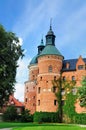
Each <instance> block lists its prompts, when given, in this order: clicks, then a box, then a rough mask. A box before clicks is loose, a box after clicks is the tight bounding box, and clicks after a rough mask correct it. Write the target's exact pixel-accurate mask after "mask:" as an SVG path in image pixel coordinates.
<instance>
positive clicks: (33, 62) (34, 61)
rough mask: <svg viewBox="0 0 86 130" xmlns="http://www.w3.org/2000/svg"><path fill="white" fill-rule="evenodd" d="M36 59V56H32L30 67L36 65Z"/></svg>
mask: <svg viewBox="0 0 86 130" xmlns="http://www.w3.org/2000/svg"><path fill="white" fill-rule="evenodd" d="M37 58H38V55H36V56H34V57H33V58H32V60H31V61H30V65H33V64H36V63H37V62H38V61H37Z"/></svg>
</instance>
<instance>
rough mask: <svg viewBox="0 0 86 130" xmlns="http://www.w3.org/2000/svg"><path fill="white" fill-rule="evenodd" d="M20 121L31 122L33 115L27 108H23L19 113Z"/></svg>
mask: <svg viewBox="0 0 86 130" xmlns="http://www.w3.org/2000/svg"><path fill="white" fill-rule="evenodd" d="M20 121H21V122H33V115H31V114H30V111H29V110H27V109H26V110H24V111H23V112H22V113H21V115H20Z"/></svg>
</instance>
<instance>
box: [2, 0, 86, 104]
mask: <svg viewBox="0 0 86 130" xmlns="http://www.w3.org/2000/svg"><path fill="white" fill-rule="evenodd" d="M50 18H52V28H53V31H54V33H55V35H56V42H55V43H56V47H57V48H58V49H59V50H60V52H61V53H62V54H63V55H64V57H65V59H71V58H78V57H79V56H80V55H82V57H86V0H0V24H2V25H3V26H4V27H5V29H6V30H7V31H12V32H14V33H16V35H17V36H18V37H19V38H20V39H21V44H22V48H23V49H25V57H24V58H23V60H19V61H18V63H19V65H20V67H19V68H18V70H17V76H16V80H17V84H16V85H15V88H16V92H15V97H16V98H18V99H19V100H21V101H23V96H24V82H25V81H27V80H28V68H27V66H28V64H29V62H30V60H31V58H32V57H33V56H34V55H35V54H36V53H37V46H38V45H39V44H40V41H41V38H42V36H43V39H44V43H45V35H46V34H47V32H48V30H49V25H50Z"/></svg>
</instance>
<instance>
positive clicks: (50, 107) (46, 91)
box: [36, 55, 62, 112]
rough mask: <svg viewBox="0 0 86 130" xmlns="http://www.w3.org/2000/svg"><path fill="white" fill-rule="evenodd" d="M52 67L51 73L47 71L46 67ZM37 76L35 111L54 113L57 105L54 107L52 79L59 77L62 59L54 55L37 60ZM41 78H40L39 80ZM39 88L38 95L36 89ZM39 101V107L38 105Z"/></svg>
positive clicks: (54, 98) (54, 97)
mask: <svg viewBox="0 0 86 130" xmlns="http://www.w3.org/2000/svg"><path fill="white" fill-rule="evenodd" d="M49 66H52V72H49V71H48V67H49ZM38 67H39V74H38V77H37V82H38V85H37V100H36V104H37V107H36V111H47V112H56V110H57V104H56V105H54V100H57V99H56V96H55V93H53V92H52V87H53V84H52V80H54V77H55V76H56V78H58V77H59V76H60V71H61V69H62V57H60V56H55V55H49V56H48V55H47V56H43V57H39V59H38ZM41 77H42V78H41ZM39 87H40V93H38V88H39ZM39 100H40V105H39V104H38V103H39Z"/></svg>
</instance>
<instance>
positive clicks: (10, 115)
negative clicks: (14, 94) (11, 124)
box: [3, 106, 18, 121]
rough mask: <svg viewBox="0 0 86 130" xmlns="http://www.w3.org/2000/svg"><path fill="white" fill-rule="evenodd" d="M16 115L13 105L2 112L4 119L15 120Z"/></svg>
mask: <svg viewBox="0 0 86 130" xmlns="http://www.w3.org/2000/svg"><path fill="white" fill-rule="evenodd" d="M17 117H18V114H17V109H16V107H15V106H9V107H8V108H7V110H6V111H5V112H4V113H3V120H4V121H15V120H16V119H17Z"/></svg>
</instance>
